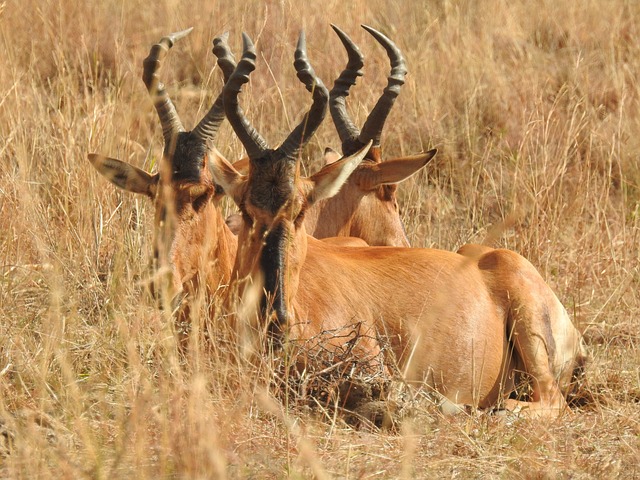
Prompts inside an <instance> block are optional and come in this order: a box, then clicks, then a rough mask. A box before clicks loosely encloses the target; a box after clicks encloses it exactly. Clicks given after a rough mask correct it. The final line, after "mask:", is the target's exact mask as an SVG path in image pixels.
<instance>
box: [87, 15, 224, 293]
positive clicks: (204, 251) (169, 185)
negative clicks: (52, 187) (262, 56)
mask: <svg viewBox="0 0 640 480" xmlns="http://www.w3.org/2000/svg"><path fill="white" fill-rule="evenodd" d="M191 30H192V29H191V28H190V29H187V30H183V31H181V32H176V33H173V34H170V35H168V36H166V37H163V38H162V39H161V40H160V41H159V42H158V43H156V44H155V45H153V47H151V51H150V53H149V56H148V57H147V58H146V59H145V60H144V64H143V65H144V72H143V75H142V79H143V81H144V83H145V85H146V87H147V90H148V91H149V94H150V96H151V98H152V99H153V104H154V106H155V108H156V110H157V112H158V116H159V118H160V123H161V125H162V134H163V137H164V151H163V156H162V159H161V161H160V162H159V168H158V172H157V173H155V174H153V175H152V174H149V173H147V172H145V171H143V170H141V169H139V168H137V167H135V166H133V165H130V164H128V163H125V162H123V161H121V160H117V159H114V158H108V157H105V156H102V155H98V154H90V155H89V160H90V162H91V164H92V165H93V166H94V167H95V168H96V169H97V170H98V172H99V173H101V174H102V175H103V176H105V177H106V178H107V179H108V180H109V181H111V183H113V184H115V185H116V186H117V187H120V188H122V189H124V190H126V191H128V192H132V193H137V194H142V195H145V196H147V197H149V198H150V199H151V200H152V201H153V203H154V206H155V220H154V227H155V228H154V264H155V265H154V266H155V268H156V269H157V272H156V275H155V277H154V280H155V282H152V283H156V285H155V288H153V287H154V285H152V289H153V290H155V291H156V292H157V291H162V292H163V294H164V293H166V295H167V299H168V300H175V299H177V298H179V297H178V296H177V295H178V294H179V293H184V294H186V293H188V291H189V290H192V289H194V288H197V287H198V284H199V283H201V282H203V280H204V281H205V282H206V283H207V284H209V285H210V286H211V288H213V289H215V288H217V286H218V285H219V284H220V282H228V279H229V277H230V274H231V268H232V265H233V259H234V255H235V240H234V239H233V238H230V237H232V235H230V232H228V231H227V232H228V233H229V235H227V232H225V231H224V230H225V229H226V228H227V227H226V225H225V224H224V221H223V219H222V216H221V214H220V212H219V211H218V210H217V206H216V204H215V203H216V202H212V200H213V199H216V198H219V197H220V196H221V194H222V193H223V192H222V190H221V189H220V188H219V187H217V186H216V185H215V183H214V181H213V178H212V176H211V173H210V171H209V168H208V164H209V157H210V154H211V152H212V151H214V150H215V147H214V145H213V142H214V141H215V138H216V134H217V131H218V128H219V126H220V124H221V123H222V121H223V120H224V108H223V106H222V94H220V95H219V96H218V98H217V99H216V101H215V103H214V104H213V106H212V107H211V109H210V110H209V112H208V113H207V114H206V115H205V116H204V118H203V119H202V120H201V121H200V122H199V123H198V125H197V126H196V127H195V128H194V129H193V130H192V131H190V132H188V131H185V129H184V127H183V126H182V122H181V121H180V117H179V116H178V113H177V111H176V109H175V106H174V105H173V102H172V101H171V99H170V98H169V95H168V93H167V91H166V89H165V86H164V85H163V84H162V82H161V81H160V80H159V78H158V74H157V72H158V69H159V68H160V64H161V62H162V60H163V59H164V57H165V56H166V55H167V53H168V51H169V49H170V48H171V47H172V46H173V45H174V43H175V42H176V41H178V40H179V39H181V38H183V37H185V36H186V35H187V34H189V33H190V32H191ZM226 38H227V37H226V35H223V36H222V37H219V38H217V39H216V40H214V48H213V52H214V53H215V54H216V55H217V56H218V65H219V66H220V68H221V70H222V71H223V74H224V76H225V80H226V79H227V78H228V77H229V76H230V74H231V73H232V72H233V69H234V68H235V60H234V58H233V55H232V54H231V53H230V51H229V49H228V48H226ZM216 254H217V255H216ZM208 262H216V266H215V267H213V268H211V265H207V263H208ZM203 268H205V269H207V273H206V275H205V276H206V277H207V278H205V279H202V278H200V277H201V276H202V275H201V273H199V272H202V271H203ZM159 280H161V282H159V283H160V285H162V286H163V288H162V289H160V290H159V289H158V288H157V287H158V286H159V285H158V281H159ZM185 290H186V291H185Z"/></svg>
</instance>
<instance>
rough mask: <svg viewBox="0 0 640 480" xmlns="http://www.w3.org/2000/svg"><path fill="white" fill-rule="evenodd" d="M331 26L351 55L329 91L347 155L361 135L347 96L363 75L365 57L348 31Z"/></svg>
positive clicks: (330, 101)
mask: <svg viewBox="0 0 640 480" xmlns="http://www.w3.org/2000/svg"><path fill="white" fill-rule="evenodd" d="M331 28H333V30H334V31H335V32H336V33H337V34H338V37H339V38H340V41H341V42H342V45H344V48H345V49H346V50H347V54H348V55H349V61H348V62H347V66H346V67H345V69H344V70H343V71H342V73H341V74H340V76H339V77H338V78H337V79H336V81H335V82H334V84H333V88H332V89H331V92H329V110H330V111H331V118H333V123H334V124H335V126H336V129H337V130H338V135H339V136H340V141H341V142H342V151H343V153H344V154H345V155H346V154H348V153H350V152H348V150H354V151H355V150H357V148H355V147H353V145H352V144H353V142H354V141H355V140H356V139H357V138H358V136H359V135H360V130H358V127H356V126H355V124H354V123H353V121H352V120H351V117H349V114H348V113H347V106H346V97H347V96H348V95H349V88H351V87H352V86H353V85H355V84H356V80H357V78H358V77H361V76H362V70H361V68H362V67H363V65H364V57H363V55H362V53H361V52H360V49H359V48H358V46H357V45H356V44H355V43H353V42H352V41H351V39H350V38H349V37H348V36H347V34H346V33H344V32H343V31H342V30H340V29H339V28H338V27H336V26H335V25H331Z"/></svg>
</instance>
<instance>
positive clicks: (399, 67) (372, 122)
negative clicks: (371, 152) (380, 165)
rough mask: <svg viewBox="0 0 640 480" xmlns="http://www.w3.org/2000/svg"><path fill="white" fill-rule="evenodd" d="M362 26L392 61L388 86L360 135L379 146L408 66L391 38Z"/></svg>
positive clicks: (363, 139) (363, 141)
mask: <svg viewBox="0 0 640 480" xmlns="http://www.w3.org/2000/svg"><path fill="white" fill-rule="evenodd" d="M362 28H364V29H365V30H366V31H367V32H369V33H370V34H371V35H373V37H374V38H375V39H376V40H377V41H378V43H380V44H381V45H382V46H383V47H384V48H385V50H386V51H387V55H388V56H389V60H390V61H391V73H390V74H389V77H388V82H387V86H386V88H385V89H384V91H383V93H382V96H381V97H380V99H379V100H378V103H376V106H375V107H373V110H372V111H371V113H370V114H369V116H368V117H367V120H366V122H365V123H364V126H363V127H362V131H361V132H360V136H359V137H358V139H359V140H360V142H361V143H362V144H365V143H366V142H368V141H369V140H373V146H374V147H377V146H379V145H380V134H381V133H382V127H384V122H385V121H386V120H387V116H388V115H389V112H390V111H391V107H393V103H394V102H395V100H396V97H397V96H398V94H399V93H400V88H401V87H402V85H404V77H405V75H406V74H407V67H406V64H405V61H404V58H403V57H402V52H401V51H400V49H399V48H398V47H397V46H396V45H395V44H394V43H393V42H392V41H391V40H389V39H388V38H387V37H386V36H384V35H383V34H382V33H380V32H378V31H377V30H375V29H373V28H371V27H369V26H367V25H362Z"/></svg>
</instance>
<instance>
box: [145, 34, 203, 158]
mask: <svg viewBox="0 0 640 480" xmlns="http://www.w3.org/2000/svg"><path fill="white" fill-rule="evenodd" d="M191 30H193V27H192V28H188V29H186V30H182V31H181V32H175V33H171V34H169V35H167V36H166V37H162V38H161V39H160V41H159V42H158V43H156V44H155V45H153V46H152V47H151V51H150V52H149V56H148V57H147V58H145V59H144V61H143V66H144V70H143V73H142V81H143V82H144V84H145V85H146V86H147V90H148V91H149V94H150V95H151V98H152V99H153V105H154V106H155V107H156V111H157V112H158V117H160V124H161V125H162V136H163V137H164V145H165V147H164V148H165V150H168V149H170V148H171V147H170V145H171V144H172V143H173V141H174V138H175V137H176V136H177V134H178V133H180V132H184V127H183V126H182V122H181V121H180V117H179V116H178V112H177V111H176V107H175V106H174V105H173V103H172V102H171V99H170V98H169V94H168V93H167V91H166V89H165V87H164V84H163V83H162V82H161V81H160V79H159V78H158V74H157V72H158V69H159V68H160V62H162V60H163V59H164V57H165V56H166V55H167V53H168V52H169V49H170V48H171V47H173V45H174V43H176V42H177V41H178V40H180V39H181V38H183V37H186V36H187V35H188V34H189V33H191Z"/></svg>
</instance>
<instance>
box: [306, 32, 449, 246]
mask: <svg viewBox="0 0 640 480" xmlns="http://www.w3.org/2000/svg"><path fill="white" fill-rule="evenodd" d="M332 27H333V29H334V30H335V32H336V33H337V34H338V37H339V38H340V40H341V42H342V44H343V45H344V47H345V49H346V50H347V54H348V57H349V60H348V63H347V66H346V68H345V69H344V70H343V71H342V73H341V74H340V76H339V77H338V78H337V79H336V81H335V83H334V86H333V88H332V89H331V92H330V97H329V109H330V111H331V117H332V118H333V122H334V124H335V126H336V129H337V130H338V135H339V136H340V140H341V142H342V154H343V156H349V155H353V154H354V153H356V152H357V151H359V150H360V149H362V148H363V147H364V146H365V145H367V144H368V143H369V142H373V143H372V146H371V148H370V149H369V150H368V151H367V154H366V156H365V159H364V161H363V162H362V163H361V164H360V165H359V166H358V168H357V169H356V170H355V172H354V173H353V174H352V175H351V176H350V177H349V180H348V181H347V183H346V184H345V186H344V188H343V189H342V190H341V191H340V193H339V194H338V195H336V196H335V197H333V198H332V199H331V200H329V201H327V202H325V204H324V205H323V206H322V207H321V208H318V209H317V217H316V218H312V217H311V215H310V216H309V219H308V221H307V227H308V229H309V233H311V234H312V235H314V236H315V237H317V238H324V237H330V236H336V235H350V236H354V237H360V238H362V239H363V240H365V241H366V242H367V243H368V244H369V245H390V246H399V247H400V246H407V247H408V246H409V240H408V239H407V236H406V233H405V231H404V227H403V225H402V220H401V219H400V211H399V208H398V202H397V199H396V188H397V184H398V183H399V182H402V181H403V180H405V179H407V178H409V177H410V176H412V175H413V174H415V173H416V172H418V171H419V170H420V169H421V168H423V167H424V166H425V165H426V164H427V163H428V162H429V160H431V158H433V156H434V155H435V154H436V150H430V151H428V152H426V153H422V154H419V155H413V156H410V157H403V158H395V159H391V160H387V161H382V153H381V149H380V136H381V133H382V128H383V127H384V124H385V121H386V119H387V116H388V115H389V112H390V111H391V107H393V104H394V102H395V99H396V97H397V96H398V94H399V93H400V88H401V87H402V85H403V84H404V77H405V75H406V73H407V69H406V66H405V61H404V58H403V56H402V52H401V51H400V49H399V48H398V47H397V46H396V45H395V44H394V43H393V42H392V41H391V40H389V39H388V38H387V37H386V36H385V35H383V34H382V33H380V32H378V31H377V30H374V29H373V28H371V27H368V26H366V25H363V28H364V29H365V30H366V31H367V32H369V33H370V34H371V35H372V36H373V37H374V38H375V39H376V40H377V41H378V42H379V43H380V44H381V45H382V46H383V47H384V48H385V50H386V52H387V55H388V56H389V60H390V62H391V72H390V74H389V77H388V83H387V87H386V88H385V89H384V91H383V93H382V96H381V97H380V98H379V100H378V102H377V104H376V105H375V107H374V108H373V110H372V111H371V113H370V114H369V116H368V117H367V120H366V121H365V123H364V126H363V127H362V130H359V129H358V127H356V125H355V124H354V122H353V121H352V120H351V118H350V116H349V114H348V113H347V109H346V103H345V99H346V97H347V96H348V95H349V88H350V87H351V86H353V85H355V84H356V79H357V77H359V76H362V70H361V69H362V67H363V65H364V57H363V55H362V53H361V52H360V49H359V48H358V47H357V46H356V45H355V44H354V43H353V42H352V41H351V39H350V38H349V37H348V36H347V34H345V33H344V32H343V31H342V30H340V29H339V28H338V27H336V26H335V25H332ZM339 157H340V155H339V154H338V153H337V152H334V151H332V150H330V149H327V152H326V153H325V161H326V163H327V164H330V163H332V162H334V161H336V160H337V159H338V158H339Z"/></svg>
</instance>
